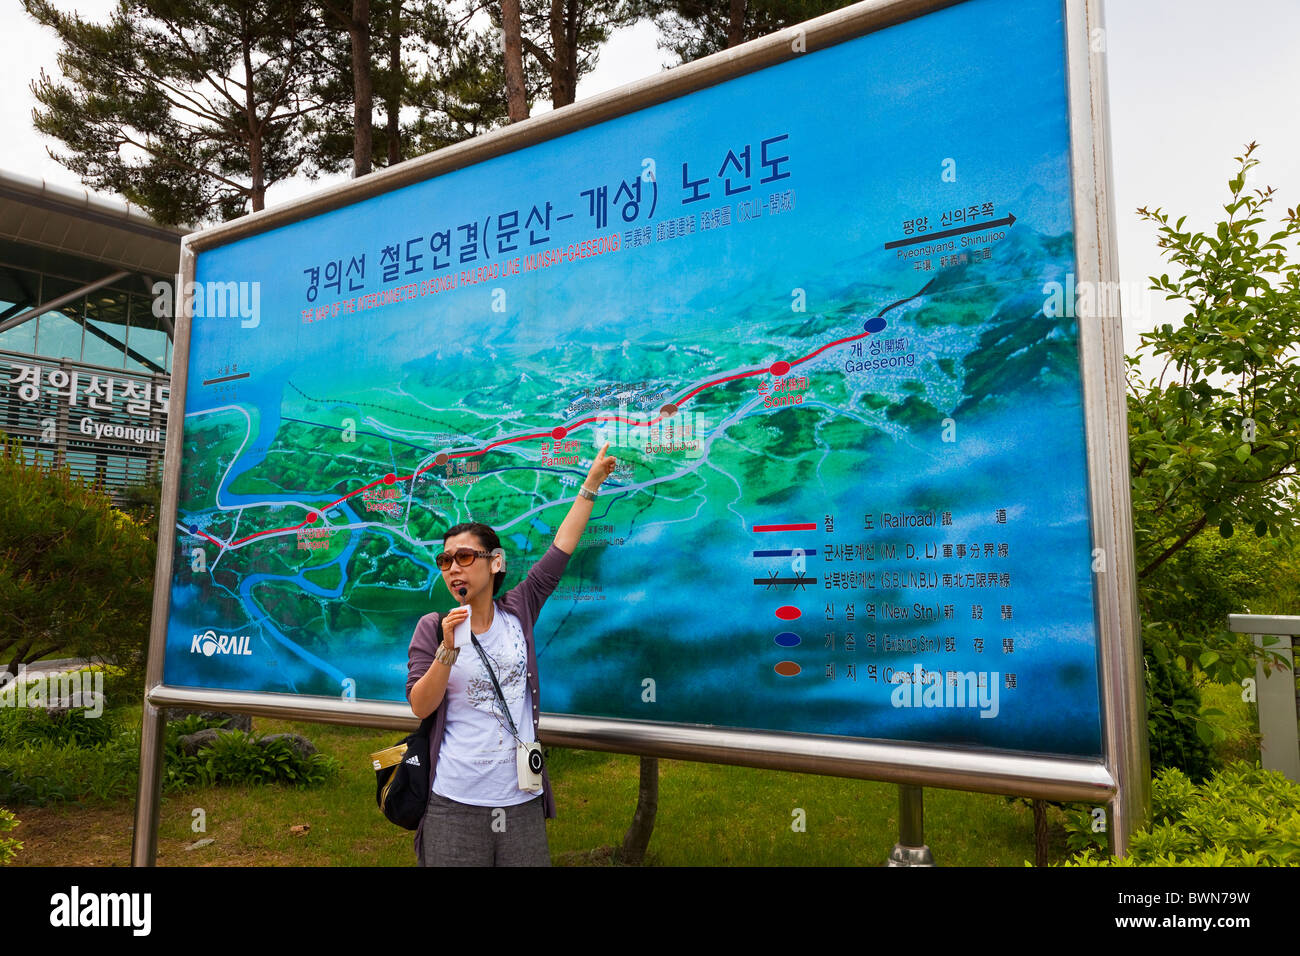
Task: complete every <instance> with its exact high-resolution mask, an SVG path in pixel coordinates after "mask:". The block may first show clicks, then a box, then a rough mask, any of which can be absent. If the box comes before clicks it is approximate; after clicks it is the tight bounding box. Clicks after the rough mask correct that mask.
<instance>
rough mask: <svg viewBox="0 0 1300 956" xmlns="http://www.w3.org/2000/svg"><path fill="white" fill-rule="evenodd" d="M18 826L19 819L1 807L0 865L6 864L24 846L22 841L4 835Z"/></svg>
mask: <svg viewBox="0 0 1300 956" xmlns="http://www.w3.org/2000/svg"><path fill="white" fill-rule="evenodd" d="M16 826H18V820H17V819H15V817H14V815H13V814H12V813H10V812H9V811H8V810H6V809H5V808H4V807H0V866H4V865H5V864H6V863H9V862H10V861H12V860H13V858H14V857H15V856H17V855H18V851H19V850H21V849H22V848H23V845H22V842H21V841H19V840H14V839H12V838H10V837H7V836H4V834H5V833H6V832H8V831H9V830H12V829H13V828H14V827H16Z"/></svg>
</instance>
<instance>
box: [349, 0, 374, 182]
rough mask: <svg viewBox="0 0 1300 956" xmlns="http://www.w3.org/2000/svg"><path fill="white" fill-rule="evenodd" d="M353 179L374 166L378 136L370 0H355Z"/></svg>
mask: <svg viewBox="0 0 1300 956" xmlns="http://www.w3.org/2000/svg"><path fill="white" fill-rule="evenodd" d="M348 32H349V33H350V34H351V35H352V178H353V179H356V178H357V177H359V176H364V175H366V174H367V173H369V172H370V170H371V168H372V160H373V153H374V136H373V132H372V129H371V123H372V122H373V105H374V96H375V86H374V81H373V80H372V79H371V76H370V0H352V23H351V26H350V28H349V30H348Z"/></svg>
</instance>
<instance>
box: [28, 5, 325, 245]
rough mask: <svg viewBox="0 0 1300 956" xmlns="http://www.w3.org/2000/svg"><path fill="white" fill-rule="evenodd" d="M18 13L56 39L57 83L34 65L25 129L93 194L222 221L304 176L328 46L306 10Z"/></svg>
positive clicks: (173, 216) (312, 163) (315, 162)
mask: <svg viewBox="0 0 1300 956" xmlns="http://www.w3.org/2000/svg"><path fill="white" fill-rule="evenodd" d="M23 6H24V8H25V9H26V10H27V12H28V13H29V14H30V15H31V16H33V17H35V18H36V19H37V20H38V21H39V22H41V23H42V24H44V25H45V26H47V27H49V28H50V29H52V30H54V31H55V32H57V33H58V35H59V38H60V40H62V44H63V46H62V50H61V51H60V53H59V60H58V62H59V68H60V70H61V71H62V73H63V75H64V77H65V78H66V80H65V81H63V82H59V81H56V80H54V79H53V78H51V77H50V76H48V75H47V74H45V73H44V71H42V73H41V76H40V78H39V79H38V80H37V81H35V82H34V83H33V84H32V91H33V93H34V94H35V95H36V99H37V100H38V101H39V103H40V104H41V107H42V108H39V109H37V110H36V111H35V113H34V117H35V123H36V128H37V129H38V130H40V131H41V132H43V133H45V134H47V135H49V136H51V137H54V138H55V139H57V140H59V141H61V142H62V143H63V145H64V147H65V148H66V152H64V153H61V154H60V153H55V152H53V151H51V155H52V156H53V157H54V158H55V159H56V160H58V161H59V162H60V163H62V164H63V165H65V166H67V167H68V168H69V169H71V170H72V171H73V172H75V173H77V174H78V175H79V176H80V177H81V179H82V181H83V182H85V183H86V184H87V185H89V186H91V187H92V188H95V189H100V190H107V191H110V192H116V193H118V194H120V195H122V196H124V197H126V198H127V199H128V200H130V201H131V202H133V203H135V204H136V205H139V206H141V207H142V208H144V209H146V210H147V211H148V212H149V214H150V215H151V216H153V217H154V218H155V219H157V220H158V221H160V222H164V223H182V222H194V223H198V222H202V221H211V220H214V219H230V218H234V217H235V216H238V215H241V214H242V213H244V212H245V211H246V210H247V209H249V208H251V209H252V210H253V211H257V210H260V209H262V208H263V207H264V205H265V201H266V190H267V188H268V187H269V186H271V185H272V184H273V183H276V182H278V181H280V180H282V179H286V178H288V177H290V176H294V175H296V174H300V173H305V174H307V175H309V176H311V175H315V174H316V173H317V172H319V170H320V157H319V155H317V154H316V153H315V152H314V144H313V143H312V142H310V141H309V140H308V139H307V138H306V137H305V135H304V134H305V129H306V125H305V124H306V123H307V121H308V119H309V118H310V117H311V116H312V115H313V114H314V113H317V112H318V111H321V110H323V109H324V108H325V106H326V103H325V102H324V101H323V100H322V98H321V96H320V90H321V89H322V87H323V85H324V84H323V82H322V78H323V72H324V71H326V70H327V69H328V59H327V58H326V57H325V56H323V55H322V51H323V50H325V49H326V46H327V43H328V41H329V36H328V33H329V31H328V30H327V29H326V28H325V26H324V24H323V21H322V18H321V16H320V14H319V13H318V12H313V10H312V9H311V8H310V7H308V6H305V5H303V4H300V3H296V2H292V0H226V2H215V0H119V4H118V7H117V8H116V9H115V10H114V12H113V14H112V16H111V17H110V18H109V21H108V23H107V24H105V25H99V24H94V23H89V22H87V21H85V20H82V19H81V18H80V17H79V16H77V15H76V14H75V13H73V14H64V13H61V12H59V11H58V10H57V9H55V8H54V6H53V5H51V3H49V2H48V0H23Z"/></svg>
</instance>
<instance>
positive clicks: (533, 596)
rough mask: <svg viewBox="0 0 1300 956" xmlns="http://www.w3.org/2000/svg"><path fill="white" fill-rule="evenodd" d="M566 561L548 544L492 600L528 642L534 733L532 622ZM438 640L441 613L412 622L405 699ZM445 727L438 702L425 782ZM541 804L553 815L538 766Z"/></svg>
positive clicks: (537, 696) (536, 701)
mask: <svg viewBox="0 0 1300 956" xmlns="http://www.w3.org/2000/svg"><path fill="white" fill-rule="evenodd" d="M568 563H569V555H567V554H565V553H564V552H563V551H561V550H560V549H559V548H557V547H556V546H555V545H554V544H552V545H551V546H550V547H549V548H548V549H547V550H546V553H545V554H544V555H542V557H541V558H540V559H539V560H538V562H537V563H536V564H534V565H533V566H532V568H531V569H530V570H529V572H528V575H527V576H526V577H525V578H524V579H523V580H522V581H520V582H519V583H518V584H517V585H515V586H514V587H513V588H511V589H510V590H509V591H507V592H506V593H505V594H503V595H502V596H501V597H499V598H496V599H495V602H494V603H495V604H496V606H497V607H498V608H500V609H501V610H503V611H509V612H510V613H511V614H513V615H514V616H515V617H517V618H519V625H520V627H521V628H522V629H523V632H524V643H525V644H527V646H528V678H527V679H528V689H529V691H531V692H532V697H533V734H534V736H536V734H537V723H538V717H539V716H540V715H541V693H540V691H539V688H538V686H537V650H536V647H535V646H534V643H533V625H534V624H536V623H537V616H538V615H539V614H541V613H542V605H543V604H545V603H546V599H547V598H548V597H550V596H551V592H552V591H554V590H555V587H556V585H558V584H559V583H560V575H562V574H563V573H564V568H565V566H566V565H568ZM441 643H442V615H441V614H438V613H436V612H435V613H433V614H426V615H425V616H424V617H422V618H420V623H419V624H417V625H416V626H415V634H414V636H412V638H411V646H410V648H409V650H408V651H407V663H406V699H407V701H408V702H409V701H410V699H411V688H412V687H414V686H415V682H416V681H418V680H419V679H420V678H421V677H423V676H424V675H425V672H426V671H428V669H429V667H430V666H431V665H432V664H433V655H434V654H436V653H437V651H438V645H440V644H441ZM446 727H447V709H446V708H445V707H442V706H439V707H438V710H437V712H436V716H435V717H434V722H433V732H432V733H431V734H430V735H429V785H430V787H432V785H433V777H434V774H435V773H437V770H438V749H439V748H440V747H441V746H442V735H443V732H444V731H445V730H446ZM542 801H543V803H542V805H543V806H544V807H545V808H546V816H547V818H548V819H550V818H552V817H554V816H555V796H554V794H552V792H551V778H550V776H549V775H548V774H547V771H546V770H545V769H543V770H542ZM423 838H424V821H423V820H421V821H420V826H419V829H417V830H416V831H415V855H416V858H417V859H419V861H420V865H421V866H423V865H424V859H423V848H424V839H423Z"/></svg>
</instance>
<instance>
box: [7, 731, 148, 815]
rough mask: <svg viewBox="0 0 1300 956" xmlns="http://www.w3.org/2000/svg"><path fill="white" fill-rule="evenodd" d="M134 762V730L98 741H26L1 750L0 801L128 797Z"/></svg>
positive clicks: (134, 777) (137, 757)
mask: <svg viewBox="0 0 1300 956" xmlns="http://www.w3.org/2000/svg"><path fill="white" fill-rule="evenodd" d="M139 765H140V741H139V735H138V734H136V733H134V732H127V733H121V734H119V735H118V736H116V737H115V738H113V739H112V740H110V741H109V742H108V743H106V744H104V745H102V746H99V747H79V746H77V745H75V744H68V743H56V742H54V741H51V740H33V741H29V742H28V743H27V744H25V745H24V746H22V747H14V748H11V749H3V750H0V803H4V804H9V805H11V806H45V805H46V804H50V803H60V802H73V801H81V800H95V801H98V802H105V803H107V802H111V801H113V800H121V799H127V798H130V797H132V796H134V794H135V788H136V780H137V777H138V768H139Z"/></svg>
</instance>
